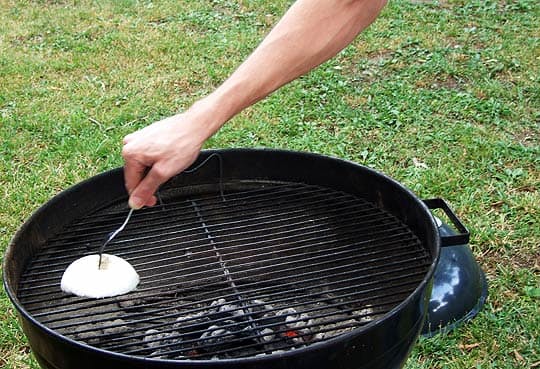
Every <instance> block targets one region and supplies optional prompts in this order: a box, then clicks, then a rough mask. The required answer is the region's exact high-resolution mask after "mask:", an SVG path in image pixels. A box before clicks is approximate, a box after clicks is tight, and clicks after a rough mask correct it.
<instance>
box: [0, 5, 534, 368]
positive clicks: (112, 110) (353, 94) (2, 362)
mask: <svg viewBox="0 0 540 369" xmlns="http://www.w3.org/2000/svg"><path fill="white" fill-rule="evenodd" d="M290 3H291V1H285V0H237V1H233V0H213V1H210V0H201V1H193V0H180V1H165V0H163V1H135V0H120V1H110V0H107V1H7V0H0V173H1V174H0V185H1V190H0V191H1V196H2V197H1V201H2V206H1V207H0V230H1V232H0V252H1V254H3V251H4V250H5V248H6V247H7V245H8V244H9V241H10V239H11V237H12V236H13V234H14V233H15V232H16V230H17V229H18V228H19V227H20V226H21V224H22V223H23V222H24V221H25V220H26V219H27V218H28V217H29V216H30V214H31V213H32V212H33V211H34V210H35V209H37V208H38V207H39V206H40V205H42V204H43V203H45V202H46V201H47V200H48V199H50V198H51V197H52V196H53V195H55V194H56V193H58V192H59V191H61V190H63V189H66V188H68V187H70V186H72V185H74V184H76V183H77V182H80V181H81V180H83V179H86V178H89V177H91V176H93V175H96V174H98V173H100V172H103V171H105V170H107V169H111V168H114V167H118V166H121V165H122V159H121V156H120V150H121V141H122V137H123V136H124V135H126V134H128V133H130V132H132V131H134V130H136V129H138V128H141V127H144V126H145V125H147V124H150V123H151V122H153V121H155V120H158V119H160V118H163V117H166V116H168V115H170V114H172V113H174V112H177V111H181V110H182V109H185V108H186V107H188V106H189V105H190V104H191V103H192V102H194V101H195V100H196V99H198V98H200V97H202V96H204V95H205V94H206V93H208V92H209V91H211V90H212V89H213V88H215V87H216V86H217V85H218V84H219V83H220V82H221V81H223V80H224V79H225V78H226V77H227V75H228V74H229V73H230V72H231V71H232V70H233V69H234V68H235V66H237V65H238V64H239V63H240V62H241V61H242V60H243V58H245V57H246V56H247V55H248V54H249V52H250V50H252V49H253V48H254V47H255V46H256V45H257V43H258V42H259V41H260V40H261V38H262V37H264V35H265V34H266V33H267V32H268V30H269V29H270V27H271V26H272V24H274V23H275V22H276V21H277V20H278V19H279V17H280V15H281V14H282V13H283V12H284V11H285V9H286V8H287V7H288V6H289V5H290ZM538 19H540V3H539V2H538V1H537V0H513V1H511V0H507V1H505V0H499V1H494V0H482V1H480V0H471V1H466V0H440V1H430V0H409V1H402V0H398V1H391V2H390V4H389V5H388V6H387V7H386V8H385V10H384V11H383V13H382V14H381V16H380V17H379V19H378V20H377V21H376V22H375V23H374V24H373V25H372V26H371V27H370V28H369V29H368V30H367V31H366V32H364V33H363V34H362V35H361V36H360V37H358V39H357V40H355V41H354V43H353V44H351V45H350V46H349V47H347V48H346V49H345V50H344V51H343V52H341V53H340V54H339V55H338V56H337V57H335V58H334V59H332V60H331V61H329V62H327V63H325V64H323V65H322V66H321V67H320V68H318V69H316V70H315V71H313V72H312V73H310V74H308V75H306V76H304V77H302V78H300V79H298V80H296V81H294V82H292V83H291V84H289V85H287V86H285V87H284V88H282V89H281V90H279V91H277V92H276V93H274V94H273V95H271V96H270V97H269V98H267V99H265V100H263V101H261V102H260V103H258V104H256V105H255V106H253V107H251V108H249V109H247V110H245V111H244V112H242V113H241V114H240V115H238V116H237V117H236V118H234V119H233V120H232V121H230V122H229V123H228V124H227V125H226V126H225V127H224V128H223V129H222V130H221V131H220V132H219V133H218V134H217V135H215V136H214V137H213V138H212V139H211V140H210V141H209V142H208V143H207V147H208V148H225V147H271V148H285V149H292V150H303V151H310V152H316V153H322V154H326V155H331V156H336V157H340V158H344V159H348V160H353V161H356V162H358V163H361V164H364V165H367V166H370V167H372V168H375V169H377V170H380V171H382V172H384V173H386V174H388V175H390V176H391V177H393V178H395V179H396V180H398V181H400V182H401V183H403V184H405V185H406V186H407V187H409V188H410V189H411V190H412V191H414V192H415V193H416V194H417V195H418V196H419V197H420V198H430V197H443V198H445V199H446V200H447V201H448V202H449V203H450V204H451V205H452V207H453V209H454V210H455V211H456V212H457V213H458V214H459V216H460V217H461V219H462V220H463V221H464V222H465V223H466V224H467V226H468V227H469V229H470V231H471V241H470V246H471V249H472V251H473V253H474V255H475V257H476V259H477V260H478V262H479V264H480V265H481V267H482V268H483V270H484V271H485V273H486V275H487V278H488V282H489V287H490V294H489V298H488V301H487V303H486V305H485V307H484V309H483V311H482V312H481V313H480V314H479V315H478V316H477V317H476V318H475V319H474V320H473V321H471V322H469V323H468V324H466V325H463V326H461V327H460V328H458V329H456V330H454V331H452V332H450V333H447V334H444V335H437V336H435V337H433V338H429V339H420V341H419V343H418V344H417V345H415V347H414V350H413V352H412V355H411V358H410V360H409V361H408V363H407V365H406V368H407V369H419V368H422V369H428V368H429V369H433V368H454V369H456V368H532V367H540V314H539V311H540V309H539V307H540V278H539V277H540V251H539V244H540V192H539V188H540V109H539V107H540V83H539V82H540V68H539V66H540V32H539V22H538ZM0 367H2V368H9V369H15V368H37V367H38V366H37V364H36V362H35V361H34V359H33V358H32V354H31V352H30V350H29V348H28V346H27V341H26V338H25V337H24V335H23V333H22V331H21V329H20V327H19V325H18V322H17V319H16V315H15V311H14V309H13V307H12V305H11V303H10V302H9V300H8V298H7V296H6V294H5V293H4V291H3V290H2V291H1V293H0ZM329 369H331V368H329Z"/></svg>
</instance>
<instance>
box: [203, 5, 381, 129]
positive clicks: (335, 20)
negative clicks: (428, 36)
mask: <svg viewBox="0 0 540 369" xmlns="http://www.w3.org/2000/svg"><path fill="white" fill-rule="evenodd" d="M384 4H385V0H298V1H297V2H296V3H294V4H293V6H292V7H291V8H290V9H289V10H288V11H287V13H286V14H285V15H284V16H283V18H282V19H281V20H280V22H279V23H278V24H277V25H276V26H275V27H274V29H272V31H271V32H270V33H269V34H268V36H267V37H266V38H265V39H264V40H263V42H262V43H261V44H260V45H259V47H258V48H257V49H256V50H255V51H254V52H253V53H252V54H251V55H250V56H249V57H248V58H247V59H246V60H245V62H244V63H242V65H240V67H239V68H238V69H237V70H236V71H235V72H234V73H233V74H232V75H231V76H230V77H229V78H228V79H227V80H226V81H225V82H224V83H223V84H222V85H221V86H220V87H219V88H218V89H217V90H216V91H215V92H214V93H212V94H211V95H210V96H209V97H208V98H207V99H208V100H209V101H210V102H211V103H210V104H211V105H214V106H215V107H216V111H215V114H216V115H215V118H216V120H215V121H214V122H215V124H214V125H215V126H214V127H212V129H211V132H210V133H213V132H214V131H216V130H217V129H218V128H219V126H221V124H223V123H224V122H226V121H227V120H228V119H230V118H231V117H233V116H234V115H236V114H237V113H238V112H240V111H241V110H243V109H244V108H246V107H248V106H250V105H252V104H254V103H255V102H257V101H259V100H261V99H262V98H264V97H266V96H267V95H268V94H270V93H271V92H273V91H274V90H276V89H278V88H279V87H281V86H283V85H284V84H286V83H288V82H290V81H292V80H294V79H295V78H297V77H299V76H301V75H303V74H305V73H307V72H309V71H310V70H311V69H313V68H315V67H316V66H318V65H319V64H321V63H323V62H324V61H326V60H328V59H330V58H331V57H333V56H334V55H336V54H337V53H338V52H339V51H340V50H342V49H343V48H344V47H345V46H347V45H348V44H349V43H350V42H351V41H352V40H353V39H354V38H355V37H356V36H357V35H358V34H359V33H360V32H361V31H362V30H363V29H365V28H366V27H367V26H369V24H371V22H373V20H374V19H375V18H376V17H377V15H378V14H379V12H380V10H381V9H382V7H383V6H384Z"/></svg>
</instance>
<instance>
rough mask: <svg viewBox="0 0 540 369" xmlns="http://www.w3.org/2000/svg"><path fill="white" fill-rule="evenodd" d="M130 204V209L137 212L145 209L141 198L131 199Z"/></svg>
mask: <svg viewBox="0 0 540 369" xmlns="http://www.w3.org/2000/svg"><path fill="white" fill-rule="evenodd" d="M128 204H129V207H130V208H132V209H135V210H137V209H140V208H142V207H143V205H144V202H143V200H142V199H141V198H139V197H130V198H129V201H128Z"/></svg>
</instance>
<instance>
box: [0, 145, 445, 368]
mask: <svg viewBox="0 0 540 369" xmlns="http://www.w3.org/2000/svg"><path fill="white" fill-rule="evenodd" d="M214 153H217V154H219V158H220V160H213V161H210V160H209V161H208V163H207V164H205V165H204V166H203V167H201V168H200V169H199V170H197V171H195V172H193V173H191V174H182V175H179V176H176V177H175V178H173V179H172V180H171V181H169V182H168V183H167V184H165V185H164V186H163V188H162V190H161V192H162V193H164V194H166V193H179V194H182V193H183V192H185V191H188V192H189V191H191V192H190V193H192V192H193V191H194V190H193V189H194V188H195V189H196V190H195V191H202V192H204V191H214V192H216V193H217V192H219V185H218V184H219V183H220V182H222V183H224V184H225V185H226V184H229V183H236V185H239V184H240V185H242V184H249V183H253V182H255V183H268V184H279V183H286V184H291V183H292V184H300V185H302V186H304V185H306V186H317V187H319V188H327V189H332V190H333V191H337V192H340V193H344V194H347V195H348V196H352V197H354V198H358V199H361V200H362V201H365V202H367V203H369V204H372V206H373V207H374V208H376V209H379V210H380V211H382V212H384V213H385V214H388V215H389V216H391V217H394V218H395V219H397V220H398V221H399V222H401V223H402V224H404V225H405V226H406V227H407V228H408V229H409V230H410V232H412V234H414V236H415V237H417V239H418V240H419V242H420V244H421V246H422V247H423V249H424V250H425V253H426V255H428V256H429V263H428V265H427V267H426V268H425V271H424V274H423V277H422V278H421V280H420V281H419V282H418V283H416V284H415V287H414V288H413V289H411V291H410V293H408V295H407V296H406V297H404V298H403V299H402V301H401V302H399V303H397V304H396V305H395V306H393V307H392V308H391V309H389V310H388V311H385V312H384V314H383V315H382V316H378V317H377V318H376V319H373V320H372V321H371V322H369V323H367V324H363V325H361V326H359V327H357V328H355V329H353V330H351V331H349V332H346V333H343V334H341V335H338V336H336V337H333V338H329V339H327V340H324V341H321V342H316V343H312V344H309V345H307V346H306V347H298V348H295V349H294V350H288V351H284V352H276V353H272V354H268V355H264V356H260V357H259V356H248V357H240V358H227V359H220V360H212V359H201V360H181V359H176V360H169V359H160V358H154V357H144V356H138V355H130V354H125V353H120V352H115V351H111V350H106V349H103V348H100V347H95V346H93V345H90V344H88V343H85V342H82V341H80V340H77V339H73V338H70V337H68V336H67V335H64V334H61V333H59V332H58V331H57V330H55V329H51V328H50V327H49V326H48V325H47V324H44V323H42V322H41V319H37V318H36V317H35V316H34V314H33V313H32V312H30V311H29V309H28V307H27V304H25V303H24V302H23V301H22V299H21V291H19V286H20V285H21V280H22V279H23V276H24V274H25V271H26V270H27V268H28V267H29V265H30V264H31V262H32V260H33V259H34V258H35V257H36V255H39V254H40V252H42V249H43V248H45V247H47V244H48V243H49V240H51V239H53V238H54V237H56V235H57V234H59V233H61V232H62V231H63V230H64V229H65V228H66V227H68V226H69V225H70V223H71V222H73V221H74V220H75V219H79V218H85V217H87V216H88V215H89V214H93V213H96V212H99V210H100V209H103V208H106V207H110V206H114V204H119V203H125V202H126V200H127V194H126V193H125V189H124V181H123V172H122V170H121V168H119V169H116V170H112V171H109V172H106V173H103V174H101V175H98V176H96V177H93V178H90V179H89V180H87V181H84V182H81V183H80V184H77V185H75V186H73V187H71V188H69V189H67V190H65V191H64V192H62V193H60V194H58V195H57V196H55V197H54V198H52V199H51V200H50V201H48V202H47V203H46V204H44V205H43V206H42V207H41V208H39V209H38V210H37V211H36V212H35V213H34V214H33V215H32V216H31V217H30V219H28V221H27V222H25V224H24V225H23V226H22V227H21V228H20V230H19V231H18V232H17V233H16V235H15V236H14V238H13V240H12V242H11V243H10V245H9V247H8V249H7V252H6V257H5V262H4V284H5V288H6V291H7V293H8V295H9V297H10V299H11V300H12V302H13V304H14V306H15V307H16V309H17V311H18V313H19V315H20V318H21V323H22V326H23V329H24V331H25V334H26V335H27V337H28V339H29V343H30V345H31V347H32V350H33V352H34V354H35V356H36V358H37V360H38V361H39V362H40V365H42V367H44V368H58V369H60V368H95V367H100V368H223V369H225V368H231V369H232V368H240V369H242V368H246V369H247V368H260V369H263V368H272V369H274V368H295V369H298V368H336V369H339V368H341V369H360V368H399V367H401V366H402V365H403V364H404V362H405V360H406V357H407V355H408V353H409V351H410V349H411V348H412V345H413V344H414V342H415V340H416V338H417V336H418V334H419V332H420V329H421V327H422V324H423V321H424V318H425V315H426V308H427V304H428V301H429V296H430V291H431V284H432V277H433V272H434V268H435V266H436V264H437V261H438V257H439V249H440V246H441V242H440V237H439V234H438V230H437V226H436V224H435V221H434V219H433V217H432V215H431V213H430V211H429V209H428V208H427V207H426V205H425V204H424V203H423V202H422V201H421V200H419V199H418V198H417V197H416V196H415V195H414V194H413V193H412V192H410V191H409V190H408V189H406V188H405V187H404V186H402V185H401V184H399V183H398V182H396V181H394V180H393V179H391V178H389V177H387V176H386V175H384V174H382V173H379V172H376V171H374V170H372V169H369V168H366V167H364V166H361V165H358V164H355V163H352V162H348V161H344V160H340V159H335V158H330V157H326V156H321V155H315V154H310V153H299V152H290V151H277V150H254V149H242V150H238V149H235V150H218V151H205V152H203V153H202V154H201V156H200V158H199V159H198V163H201V162H202V161H204V160H205V159H207V158H209V157H210V156H211V155H212V154H214ZM186 189H189V190H186ZM225 193H227V188H226V186H225Z"/></svg>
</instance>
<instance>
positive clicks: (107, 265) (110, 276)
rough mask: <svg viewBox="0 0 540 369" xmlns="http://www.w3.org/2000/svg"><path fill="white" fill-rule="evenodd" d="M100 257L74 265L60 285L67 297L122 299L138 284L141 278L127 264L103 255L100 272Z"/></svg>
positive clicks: (68, 268)
mask: <svg viewBox="0 0 540 369" xmlns="http://www.w3.org/2000/svg"><path fill="white" fill-rule="evenodd" d="M98 265H99V255H88V256H84V257H82V258H80V259H77V260H75V261H74V262H73V263H71V264H70V265H69V266H68V267H67V269H66V271H65V272H64V275H63V276H62V281H61V282H60V288H62V291H64V292H66V293H72V294H74V295H77V296H81V297H90V298H102V297H113V296H118V295H123V294H125V293H128V292H130V291H133V290H134V289H135V288H136V287H137V285H138V284H139V275H138V274H137V272H136V271H135V269H134V268H133V267H132V266H131V264H130V263H128V262H127V261H126V260H124V259H122V258H120V257H118V256H114V255H109V254H103V255H102V260H101V268H99V267H98Z"/></svg>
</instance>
